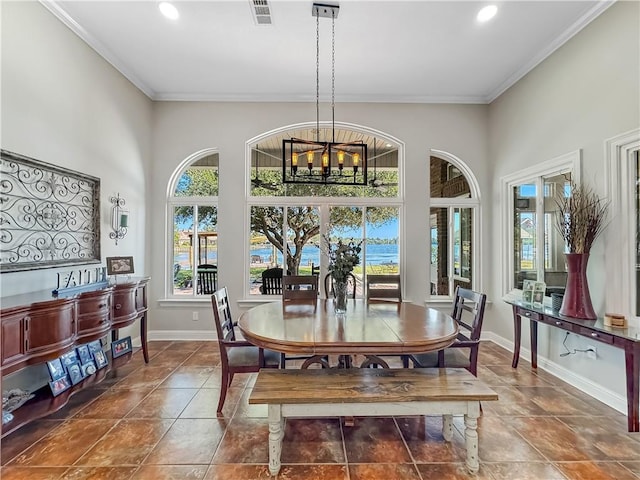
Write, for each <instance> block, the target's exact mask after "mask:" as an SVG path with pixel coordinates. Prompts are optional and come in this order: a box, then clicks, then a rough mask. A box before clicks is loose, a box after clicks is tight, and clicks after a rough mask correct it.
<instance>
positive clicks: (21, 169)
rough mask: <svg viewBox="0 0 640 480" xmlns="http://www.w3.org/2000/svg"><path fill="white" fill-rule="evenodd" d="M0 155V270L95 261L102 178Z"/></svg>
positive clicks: (18, 157) (98, 255)
mask: <svg viewBox="0 0 640 480" xmlns="http://www.w3.org/2000/svg"><path fill="white" fill-rule="evenodd" d="M0 156H1V159H0V176H1V180H0V228H1V230H0V273H2V272H11V271H20V270H35V269H40V268H52V267H62V266H70V265H80V264H88V263H99V262H100V179H99V178H96V177H92V176H89V175H85V174H83V173H79V172H76V171H73V170H68V169H65V168H61V167H58V166H56V165H51V164H48V163H45V162H42V161H39V160H35V159H33V158H29V157H25V156H24V155H19V154H17V153H12V152H8V151H6V150H1V151H0Z"/></svg>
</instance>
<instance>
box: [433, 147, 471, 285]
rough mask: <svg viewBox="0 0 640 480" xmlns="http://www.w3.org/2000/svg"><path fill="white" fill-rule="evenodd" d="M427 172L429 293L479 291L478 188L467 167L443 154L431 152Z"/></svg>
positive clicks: (452, 157) (456, 159)
mask: <svg viewBox="0 0 640 480" xmlns="http://www.w3.org/2000/svg"><path fill="white" fill-rule="evenodd" d="M429 172H430V180H431V199H430V201H429V203H430V210H429V228H430V238H431V242H430V243H431V252H430V258H431V261H430V272H429V278H430V285H431V291H430V294H431V296H432V297H434V296H435V297H452V296H453V294H454V291H455V288H456V287H457V286H458V285H460V286H461V287H464V288H470V289H478V288H479V285H477V283H478V280H479V278H476V277H479V276H477V275H475V272H477V271H479V256H478V255H477V253H476V252H478V251H479V248H478V234H477V230H478V228H477V225H479V215H480V213H479V205H480V198H479V192H478V186H477V183H476V181H475V178H474V177H473V175H472V173H471V171H470V170H469V169H468V168H467V167H466V165H464V163H462V161H461V160H460V159H458V158H456V157H455V156H453V155H451V154H448V153H446V152H443V151H437V150H432V152H431V157H430V168H429Z"/></svg>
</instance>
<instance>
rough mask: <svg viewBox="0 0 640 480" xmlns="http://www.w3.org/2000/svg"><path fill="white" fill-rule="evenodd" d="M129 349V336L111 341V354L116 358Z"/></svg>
mask: <svg viewBox="0 0 640 480" xmlns="http://www.w3.org/2000/svg"><path fill="white" fill-rule="evenodd" d="M130 351H131V337H126V338H121V339H120V340H116V341H115V342H111V356H112V357H113V358H118V357H119V356H121V355H124V354H125V353H129V352H130Z"/></svg>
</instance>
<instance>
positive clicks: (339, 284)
mask: <svg viewBox="0 0 640 480" xmlns="http://www.w3.org/2000/svg"><path fill="white" fill-rule="evenodd" d="M333 295H334V299H333V301H334V303H335V311H336V313H337V314H342V315H344V314H345V313H347V282H344V281H339V280H335V281H334V283H333Z"/></svg>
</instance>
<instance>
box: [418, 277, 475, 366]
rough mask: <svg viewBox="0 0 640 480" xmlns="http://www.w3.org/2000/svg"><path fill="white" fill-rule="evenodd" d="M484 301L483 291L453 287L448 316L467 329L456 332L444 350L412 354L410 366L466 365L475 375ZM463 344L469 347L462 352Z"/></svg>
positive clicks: (464, 346)
mask: <svg viewBox="0 0 640 480" xmlns="http://www.w3.org/2000/svg"><path fill="white" fill-rule="evenodd" d="M486 302H487V296H486V295H485V294H484V293H477V292H474V291H473V290H469V289H466V288H461V287H460V286H458V287H456V293H455V297H454V302H453V313H452V314H451V316H452V317H453V318H454V319H455V320H456V321H457V322H458V325H459V326H461V327H463V328H464V329H465V330H466V331H468V332H469V333H465V332H459V333H458V337H457V338H456V339H455V340H454V342H453V343H452V344H451V345H449V346H448V347H447V348H445V349H444V350H438V351H437V352H428V353H420V354H416V355H411V356H410V359H411V361H412V362H413V366H414V367H419V368H426V367H438V368H444V367H460V368H466V369H467V370H469V371H470V372H471V373H472V374H473V375H475V376H478V351H479V349H480V333H481V330H482V320H483V317H484V309H485V304H486ZM462 348H467V349H469V353H468V354H466V355H465V354H464V353H463V352H461V350H460V349H462Z"/></svg>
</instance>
